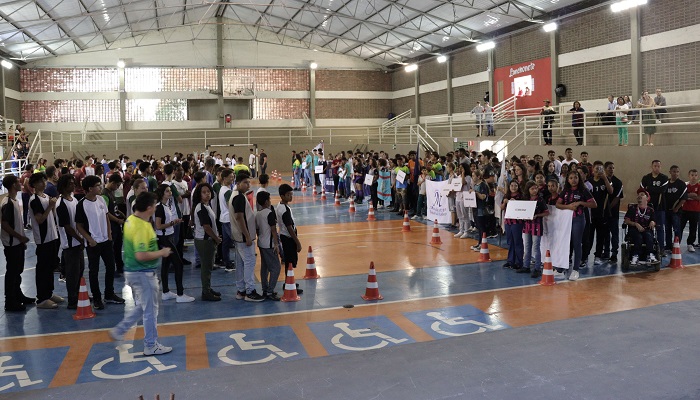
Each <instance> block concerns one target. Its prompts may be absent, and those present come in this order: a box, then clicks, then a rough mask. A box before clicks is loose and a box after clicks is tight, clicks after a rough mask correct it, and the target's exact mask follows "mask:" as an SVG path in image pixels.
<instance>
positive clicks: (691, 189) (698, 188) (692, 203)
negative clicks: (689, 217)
mask: <svg viewBox="0 0 700 400" xmlns="http://www.w3.org/2000/svg"><path fill="white" fill-rule="evenodd" d="M687 188H688V194H690V193H695V194H697V195H698V196H700V183H696V184H694V185H691V184H690V183H688V184H687ZM683 211H691V212H700V199H698V198H696V199H694V200H690V199H689V200H686V201H685V203H683Z"/></svg>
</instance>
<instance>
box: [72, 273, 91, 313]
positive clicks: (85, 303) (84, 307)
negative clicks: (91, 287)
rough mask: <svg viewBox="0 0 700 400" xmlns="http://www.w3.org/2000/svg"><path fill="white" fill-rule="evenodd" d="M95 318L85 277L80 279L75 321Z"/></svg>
mask: <svg viewBox="0 0 700 400" xmlns="http://www.w3.org/2000/svg"><path fill="white" fill-rule="evenodd" d="M89 318H95V313H94V312H93V311H92V306H91V305H90V298H89V297H88V291H87V285H86V284H85V277H84V276H81V277H80V292H79V293H78V309H77V310H76V311H75V315H73V319H75V320H81V319H89Z"/></svg>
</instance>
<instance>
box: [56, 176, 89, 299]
mask: <svg viewBox="0 0 700 400" xmlns="http://www.w3.org/2000/svg"><path fill="white" fill-rule="evenodd" d="M57 189H58V192H59V193H60V194H61V197H60V199H59V200H58V202H57V203H56V216H57V217H58V235H59V236H60V238H61V249H63V256H64V268H65V274H66V291H67V292H68V309H69V310H75V309H77V308H78V292H79V290H80V278H81V277H82V276H83V272H84V271H85V257H84V253H83V249H84V248H85V246H84V242H83V237H82V236H80V234H79V233H78V231H77V228H76V224H75V210H76V207H77V206H78V199H76V198H75V197H73V190H74V189H75V178H74V177H73V175H71V174H66V175H61V177H60V178H59V179H58V185H57Z"/></svg>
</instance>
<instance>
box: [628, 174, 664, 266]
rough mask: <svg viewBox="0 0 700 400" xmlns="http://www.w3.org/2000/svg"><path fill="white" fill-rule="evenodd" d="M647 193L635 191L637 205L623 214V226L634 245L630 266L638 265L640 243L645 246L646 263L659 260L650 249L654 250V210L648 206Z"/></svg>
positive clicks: (653, 262)
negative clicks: (627, 230)
mask: <svg viewBox="0 0 700 400" xmlns="http://www.w3.org/2000/svg"><path fill="white" fill-rule="evenodd" d="M648 202H649V193H648V192H647V191H646V190H645V189H644V188H639V189H638V190H637V204H632V205H630V206H629V208H627V214H625V225H628V226H629V227H630V228H629V237H630V240H631V241H632V244H634V247H633V248H632V261H631V262H630V265H637V264H638V263H639V250H640V249H641V248H642V243H644V244H646V247H647V252H648V253H649V255H648V256H647V263H649V264H656V263H658V262H659V260H657V259H656V256H655V255H654V252H653V251H652V249H653V248H654V234H653V232H654V226H655V225H656V224H655V223H654V209H653V208H652V207H651V206H650V205H648Z"/></svg>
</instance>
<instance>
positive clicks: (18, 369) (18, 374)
mask: <svg viewBox="0 0 700 400" xmlns="http://www.w3.org/2000/svg"><path fill="white" fill-rule="evenodd" d="M11 360H12V356H0V377H14V378H15V379H16V380H17V382H16V384H17V385H19V387H20V388H23V387H27V386H33V385H39V384H41V383H42V382H44V381H43V380H41V379H38V380H35V381H33V380H31V379H30V378H29V374H28V373H27V371H26V370H24V365H23V364H20V365H5V363H7V362H9V361H11ZM13 387H15V382H10V383H8V384H6V385H4V386H0V392H4V391H5V390H9V389H12V388H13Z"/></svg>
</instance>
